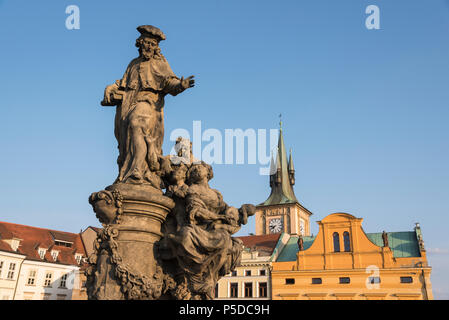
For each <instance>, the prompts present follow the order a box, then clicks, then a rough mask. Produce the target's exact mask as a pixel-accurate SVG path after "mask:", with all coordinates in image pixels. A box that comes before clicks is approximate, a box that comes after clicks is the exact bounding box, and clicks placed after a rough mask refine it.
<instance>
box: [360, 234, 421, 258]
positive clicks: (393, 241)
mask: <svg viewBox="0 0 449 320" xmlns="http://www.w3.org/2000/svg"><path fill="white" fill-rule="evenodd" d="M366 235H367V237H368V239H370V240H371V242H372V243H374V244H375V245H377V246H379V247H383V245H384V242H383V239H382V232H378V233H367V234H366ZM388 245H389V246H390V248H391V250H392V251H393V257H395V258H409V257H420V256H421V254H420V252H419V244H418V239H417V237H416V232H415V231H403V232H388Z"/></svg>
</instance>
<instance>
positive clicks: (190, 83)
mask: <svg viewBox="0 0 449 320" xmlns="http://www.w3.org/2000/svg"><path fill="white" fill-rule="evenodd" d="M193 78H194V76H190V77H188V78H185V79H184V77H181V86H182V88H183V89H184V90H185V89H188V88H192V87H194V86H195V80H194V79H193Z"/></svg>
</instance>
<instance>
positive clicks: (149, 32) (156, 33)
mask: <svg viewBox="0 0 449 320" xmlns="http://www.w3.org/2000/svg"><path fill="white" fill-rule="evenodd" d="M137 31H139V32H140V34H141V35H142V36H150V37H152V38H156V39H157V41H158V42H159V41H161V40H165V39H166V37H165V34H164V33H163V32H162V31H161V30H160V29H159V28H156V27H155V26H151V25H144V26H139V27H137Z"/></svg>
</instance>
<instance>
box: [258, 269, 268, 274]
mask: <svg viewBox="0 0 449 320" xmlns="http://www.w3.org/2000/svg"><path fill="white" fill-rule="evenodd" d="M259 275H260V276H266V275H267V271H266V270H265V269H262V270H259Z"/></svg>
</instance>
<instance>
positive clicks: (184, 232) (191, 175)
mask: <svg viewBox="0 0 449 320" xmlns="http://www.w3.org/2000/svg"><path fill="white" fill-rule="evenodd" d="M177 172H184V171H183V170H182V171H180V169H178V171H177ZM177 175H178V173H177ZM212 177H213V172H212V167H211V166H210V165H208V164H206V163H204V162H201V163H197V164H192V165H191V167H190V169H189V171H188V173H187V180H188V184H189V186H188V187H187V188H186V185H185V184H181V185H179V184H177V185H176V186H175V187H174V188H173V189H172V188H171V186H170V187H169V189H168V192H171V190H174V191H172V192H173V193H174V194H175V195H176V197H178V198H179V200H178V201H176V202H177V203H179V202H181V201H182V203H183V204H184V205H185V208H183V209H181V210H180V211H179V212H181V213H182V214H181V216H180V217H178V215H179V212H176V213H175V214H176V215H177V217H176V222H177V228H176V232H173V233H169V234H168V242H169V245H170V246H171V248H172V250H173V252H174V253H175V256H176V260H177V262H178V265H179V267H180V270H179V271H181V273H182V274H183V275H184V277H185V278H186V283H187V284H188V288H189V290H190V292H191V293H192V296H193V298H194V299H212V298H213V296H212V294H213V290H214V288H215V284H216V282H217V281H218V279H219V277H222V276H224V275H226V274H228V273H229V272H231V271H232V270H233V269H234V268H235V266H236V265H237V263H238V261H239V258H240V254H241V252H242V250H243V244H242V242H241V241H240V240H237V239H233V238H232V237H231V235H232V234H234V233H236V232H237V231H238V230H239V229H240V226H241V224H242V223H246V220H247V217H248V215H253V214H254V213H255V207H254V206H252V205H243V206H242V207H241V208H240V210H237V209H236V208H234V207H229V206H228V205H227V204H226V203H225V202H224V201H223V197H222V195H221V194H220V192H218V191H217V190H214V189H211V188H210V187H209V184H208V181H209V180H210V179H212ZM178 181H179V180H178Z"/></svg>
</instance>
